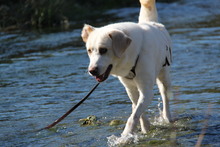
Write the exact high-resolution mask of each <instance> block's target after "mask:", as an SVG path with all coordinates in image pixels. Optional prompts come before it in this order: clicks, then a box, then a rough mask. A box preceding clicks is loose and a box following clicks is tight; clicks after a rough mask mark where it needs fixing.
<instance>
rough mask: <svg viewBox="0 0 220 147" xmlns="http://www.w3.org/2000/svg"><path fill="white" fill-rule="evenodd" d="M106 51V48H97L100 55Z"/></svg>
mask: <svg viewBox="0 0 220 147" xmlns="http://www.w3.org/2000/svg"><path fill="white" fill-rule="evenodd" d="M107 51H108V49H107V48H100V49H99V53H100V54H101V55H103V54H105V53H106V52H107Z"/></svg>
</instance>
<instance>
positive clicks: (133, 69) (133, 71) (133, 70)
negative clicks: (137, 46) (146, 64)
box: [125, 55, 139, 79]
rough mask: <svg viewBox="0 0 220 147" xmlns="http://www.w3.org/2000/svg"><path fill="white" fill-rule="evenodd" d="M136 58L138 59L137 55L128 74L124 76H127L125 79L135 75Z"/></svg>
mask: <svg viewBox="0 0 220 147" xmlns="http://www.w3.org/2000/svg"><path fill="white" fill-rule="evenodd" d="M138 59H139V55H138V56H137V59H136V61H135V64H134V66H133V67H132V69H131V70H130V71H129V73H128V75H127V76H125V78H127V79H133V78H134V77H135V76H136V72H135V68H136V66H137V62H138Z"/></svg>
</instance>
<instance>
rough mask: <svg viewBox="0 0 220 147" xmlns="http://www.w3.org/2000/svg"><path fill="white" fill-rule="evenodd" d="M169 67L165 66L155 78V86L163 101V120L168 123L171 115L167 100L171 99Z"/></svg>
mask: <svg viewBox="0 0 220 147" xmlns="http://www.w3.org/2000/svg"><path fill="white" fill-rule="evenodd" d="M169 71H170V67H169V66H166V67H163V69H162V70H161V71H160V73H159V75H158V77H157V85H158V88H159V90H160V94H161V97H162V101H163V119H164V120H165V122H167V123H170V121H171V115H170V109H169V98H170V97H172V92H171V81H170V73H169Z"/></svg>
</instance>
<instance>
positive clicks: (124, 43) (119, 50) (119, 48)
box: [109, 30, 131, 58]
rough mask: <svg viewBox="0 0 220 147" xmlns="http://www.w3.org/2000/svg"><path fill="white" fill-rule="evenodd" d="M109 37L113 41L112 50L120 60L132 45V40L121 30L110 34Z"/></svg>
mask: <svg viewBox="0 0 220 147" xmlns="http://www.w3.org/2000/svg"><path fill="white" fill-rule="evenodd" d="M109 37H110V38H111V39H112V48H113V52H114V54H115V56H117V57H119V58H120V57H121V56H122V54H123V53H124V51H125V50H126V49H127V48H128V46H129V45H130V43H131V39H130V38H129V37H128V36H127V35H126V34H125V33H123V32H122V31H119V30H114V31H112V32H110V33H109Z"/></svg>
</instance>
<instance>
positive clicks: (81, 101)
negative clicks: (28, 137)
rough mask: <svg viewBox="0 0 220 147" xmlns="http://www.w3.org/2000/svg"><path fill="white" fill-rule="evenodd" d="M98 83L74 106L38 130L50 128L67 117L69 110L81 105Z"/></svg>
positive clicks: (71, 110)
mask: <svg viewBox="0 0 220 147" xmlns="http://www.w3.org/2000/svg"><path fill="white" fill-rule="evenodd" d="M99 84H100V83H97V84H96V85H95V86H94V87H93V88H92V89H91V90H90V91H89V93H88V94H87V95H86V96H85V97H84V98H83V99H81V100H80V101H79V102H78V103H77V104H76V105H75V106H73V107H72V108H71V109H70V110H69V111H67V112H66V113H65V114H64V115H63V116H61V117H60V118H59V119H57V120H55V121H54V122H53V123H52V124H50V125H48V126H47V127H45V128H42V129H40V131H41V130H45V129H50V128H52V127H53V126H55V125H56V124H58V123H59V122H61V121H62V120H63V119H64V118H65V117H67V116H68V115H69V114H70V113H71V112H73V110H75V109H76V108H77V107H78V106H79V105H81V104H82V103H83V102H84V101H85V100H86V99H87V98H88V97H89V96H90V95H91V94H92V92H93V91H94V90H95V89H96V88H97V87H98V86H99Z"/></svg>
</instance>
